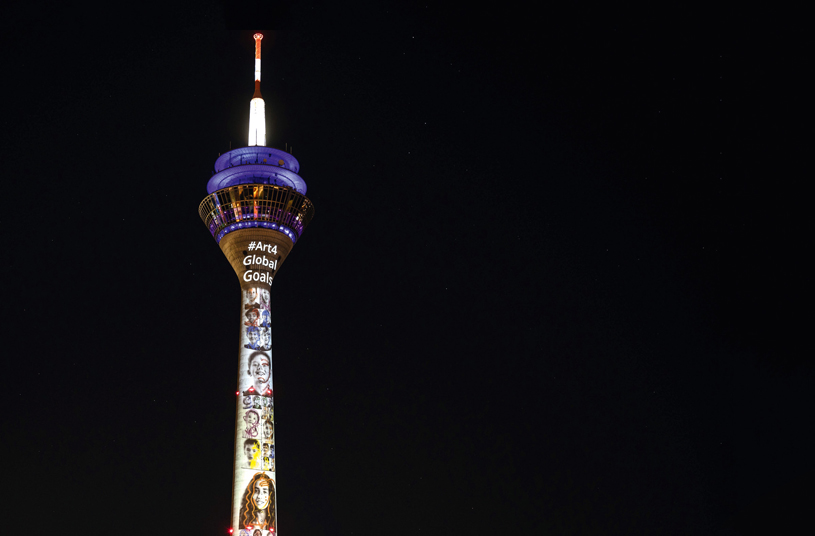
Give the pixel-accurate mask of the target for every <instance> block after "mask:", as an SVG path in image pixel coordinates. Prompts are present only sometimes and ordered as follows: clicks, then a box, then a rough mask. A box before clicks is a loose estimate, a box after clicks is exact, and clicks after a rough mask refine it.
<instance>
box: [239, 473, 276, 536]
mask: <svg viewBox="0 0 815 536" xmlns="http://www.w3.org/2000/svg"><path fill="white" fill-rule="evenodd" d="M239 526H240V528H242V529H248V528H249V527H251V530H258V529H259V530H264V531H266V530H269V531H271V530H274V526H275V488H274V480H273V479H272V477H270V476H269V475H268V474H266V473H255V475H254V476H253V477H252V479H251V480H250V481H249V484H248V485H247V486H246V491H244V493H243V497H242V498H241V509H240V524H239ZM264 536H265V535H264Z"/></svg>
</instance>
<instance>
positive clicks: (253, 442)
mask: <svg viewBox="0 0 815 536" xmlns="http://www.w3.org/2000/svg"><path fill="white" fill-rule="evenodd" d="M259 452H260V442H259V441H258V440H257V439H247V440H246V441H244V442H243V453H244V454H245V455H246V461H247V462H248V463H249V464H252V463H254V462H256V461H257V458H258V454H259Z"/></svg>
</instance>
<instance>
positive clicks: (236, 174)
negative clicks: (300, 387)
mask: <svg viewBox="0 0 815 536" xmlns="http://www.w3.org/2000/svg"><path fill="white" fill-rule="evenodd" d="M254 38H255V93H254V95H252V100H251V101H250V104H249V144H248V146H247V147H241V148H239V149H233V150H230V151H229V152H227V153H224V154H222V155H221V156H219V157H218V159H217V160H216V161H215V169H214V171H213V175H212V178H211V179H210V180H209V182H208V183H207V193H208V194H209V195H207V197H205V198H204V200H203V201H201V205H200V206H199V207H198V212H199V214H200V215H201V219H202V220H204V223H205V224H206V226H207V228H208V229H209V232H210V233H211V234H212V236H213V237H214V238H215V241H216V242H217V243H218V245H219V246H220V247H221V251H223V252H224V255H226V258H227V259H228V260H229V263H230V264H231V265H232V268H233V269H234V270H235V273H236V274H237V275H238V281H239V282H240V285H241V306H240V322H239V326H240V343H239V344H238V352H239V356H240V358H239V360H238V389H237V391H236V393H235V394H236V395H237V411H236V418H235V423H236V425H235V460H234V477H233V482H232V521H231V525H230V529H229V533H230V534H239V535H240V536H258V535H259V534H260V535H262V536H275V535H276V534H277V515H276V514H277V481H276V479H275V433H274V387H273V385H272V331H271V307H270V303H271V302H270V291H271V285H272V280H273V279H274V276H275V274H277V271H278V270H280V266H281V265H282V264H283V261H285V260H286V257H287V256H288V254H289V252H290V251H291V249H292V248H293V247H294V244H295V243H296V242H297V240H298V239H299V238H300V236H301V235H302V234H303V229H305V227H306V225H308V223H309V222H310V221H311V218H312V217H313V216H314V206H313V205H312V204H311V201H309V199H308V198H307V197H306V182H305V181H304V180H303V179H302V178H301V177H300V175H298V174H297V173H298V172H299V171H300V164H299V162H297V160H296V159H295V158H294V157H293V156H292V155H291V154H289V153H288V152H285V151H281V150H280V149H273V148H271V147H266V116H265V103H264V101H263V97H262V96H261V94H260V41H261V39H263V36H262V35H261V34H259V33H257V34H255V35H254ZM258 531H260V532H258Z"/></svg>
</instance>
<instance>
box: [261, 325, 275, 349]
mask: <svg viewBox="0 0 815 536" xmlns="http://www.w3.org/2000/svg"><path fill="white" fill-rule="evenodd" d="M258 345H259V346H260V347H261V348H263V349H264V350H268V349H269V348H271V347H272V337H271V336H270V335H269V328H261V329H260V341H259V342H258Z"/></svg>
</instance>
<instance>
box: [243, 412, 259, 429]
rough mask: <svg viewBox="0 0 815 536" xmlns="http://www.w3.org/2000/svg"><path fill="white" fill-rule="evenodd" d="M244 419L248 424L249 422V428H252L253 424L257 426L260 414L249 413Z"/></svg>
mask: <svg viewBox="0 0 815 536" xmlns="http://www.w3.org/2000/svg"><path fill="white" fill-rule="evenodd" d="M244 418H245V419H246V422H247V424H249V426H252V425H253V424H257V422H258V414H257V413H254V412H249V413H247V414H246V417H244Z"/></svg>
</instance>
